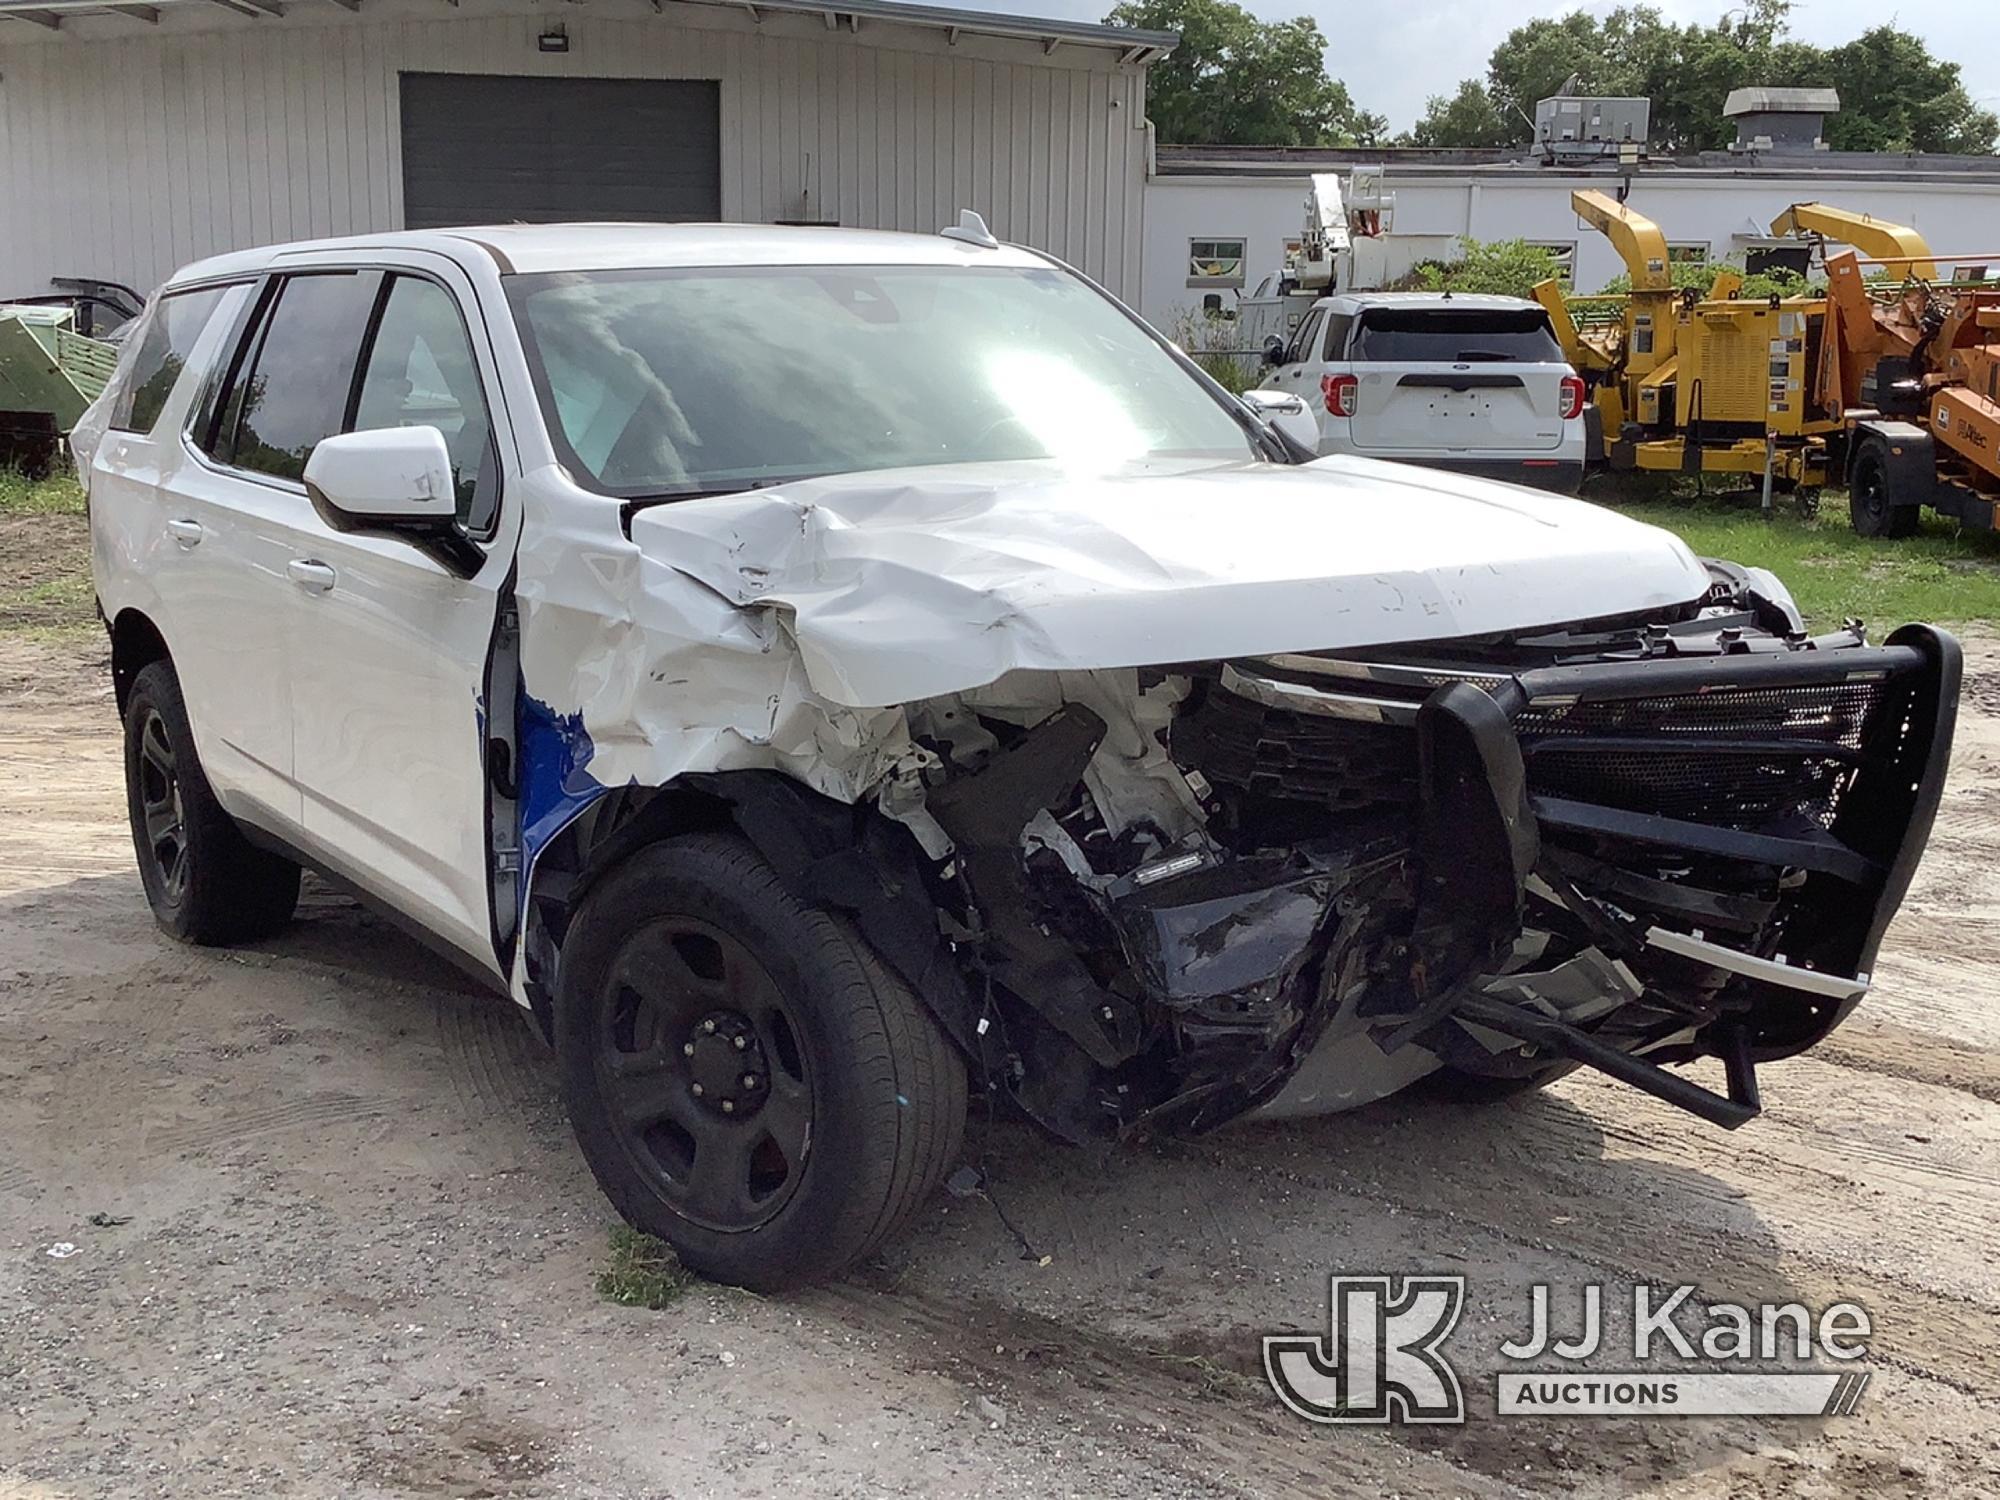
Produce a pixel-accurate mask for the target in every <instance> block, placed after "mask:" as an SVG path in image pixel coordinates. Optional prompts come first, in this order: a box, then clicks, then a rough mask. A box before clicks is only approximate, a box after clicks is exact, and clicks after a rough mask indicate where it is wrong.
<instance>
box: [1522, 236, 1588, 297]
mask: <svg viewBox="0 0 2000 1500" xmlns="http://www.w3.org/2000/svg"><path fill="white" fill-rule="evenodd" d="M1527 244H1528V248H1529V249H1531V250H1546V251H1548V252H1549V259H1551V260H1553V261H1554V262H1555V263H1556V280H1557V281H1559V282H1560V283H1562V285H1564V286H1566V287H1574V286H1575V285H1576V241H1575V240H1529V241H1528V242H1527Z"/></svg>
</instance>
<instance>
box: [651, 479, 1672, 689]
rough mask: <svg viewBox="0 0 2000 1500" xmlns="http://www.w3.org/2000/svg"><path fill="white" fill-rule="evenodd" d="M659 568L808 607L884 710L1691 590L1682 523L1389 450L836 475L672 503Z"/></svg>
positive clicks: (662, 515)
mask: <svg viewBox="0 0 2000 1500" xmlns="http://www.w3.org/2000/svg"><path fill="white" fill-rule="evenodd" d="M632 539H633V541H634V542H635V543H636V544H637V545H638V546H639V547H640V548H641V549H642V551H643V552H644V553H645V554H646V555H647V556H648V557H649V559H651V560H652V561H654V562H656V563H658V564H660V565H662V566H665V567H669V568H672V569H675V570H677V571H679V572H681V573H684V574H686V575H688V576H689V577H691V578H694V579H696V580H698V581H699V582H701V583H702V584H704V585H706V586H707V587H708V588H711V589H713V590H715V591H716V592H718V593H720V594H721V595H723V597H725V598H727V599H729V600H730V601H732V602H733V603H736V604H738V605H742V606H745V607H754V606H770V607H777V608H781V609H783V610H784V611H786V612H788V614H789V616H790V619H789V627H790V629H791V631H792V633H793V635H794V636H795V638H796V639H797V642H798V645H799V649H800V652H801V655H802V657H803V660H804V664H805V668H806V673H807V676H808V679H809V681H810V682H811V685H812V688H813V690H814V691H815V692H817V693H819V694H820V695H822V696H823V697H825V698H827V699H830V700H832V701H833V702H836V703H841V704H846V705H850V706H854V707H875V706H885V705H889V704H896V703H906V702H910V701H913V700H916V699H920V698H929V697H935V696H938V695H940V694H944V693H951V692H959V691H963V690H965V689H968V688H972V687H977V686H980V685H982V684H984V683H988V682H991V681H993V680H995V679H996V678H998V677H1000V676H1001V675H1002V674H1004V673H1006V672H1008V671H1011V670H1014V669H1017V668H1029V669H1037V670H1044V671H1064V670H1096V669H1102V668H1111V667H1133V666H1144V665H1149V664H1156V663H1165V662H1175V661H1200V660H1209V659H1214V658H1220V657H1232V656H1254V655H1261V654H1265V653H1269V652H1276V651H1312V650H1336V649H1343V648H1350V647H1358V646H1368V645H1378V644H1386V643H1390V642H1401V641H1421V640H1444V639H1449V638H1451V637H1454V636H1464V635H1480V634H1485V633H1488V632H1493V631H1502V630H1516V629H1524V628H1529V627H1533V626H1539V625H1551V624H1559V623H1563V622H1566V621H1572V620H1587V619H1592V618H1596V617H1598V616H1603V615H1612V614H1624V613H1628V612H1631V611H1636V610H1643V609H1650V608H1656V607H1661V606H1668V605H1676V604H1684V603H1687V602H1688V601H1690V600H1693V599H1695V598H1697V597H1698V596H1699V595H1700V594H1701V593H1702V592H1703V591H1704V590H1705V589H1706V588H1707V587H1708V584H1709V578H1708V574H1707V571H1706V569H1705V568H1704V567H1703V566H1702V564H1701V563H1700V562H1699V561H1697V560H1696V558H1695V556H1694V554H1693V553H1691V552H1690V551H1689V550H1688V549H1687V547H1686V546H1685V545H1684V544H1683V543H1682V542H1681V541H1680V540H1679V539H1678V538H1677V537H1674V536H1673V535H1671V534H1670V533H1667V532H1664V531H1661V530H1659V529H1658V528H1656V527H1652V526H1646V525H1643V524H1641V523H1639V522H1637V521H1633V520H1631V519H1629V518H1627V517H1624V516H1621V515H1618V514H1617V513H1615V512H1613V511H1608V510H1604V509H1601V508H1600V507H1598V506H1594V505H1587V504H1584V503H1582V502H1580V501H1575V500H1565V499H1562V498H1560V497H1555V496H1547V495H1541V494H1538V493H1535V492H1533V491H1529V490H1524V489H1519V488H1516V487H1515V486H1513V485H1506V484H1495V483H1489V482H1486V481H1482V480H1475V479H1466V478H1461V477H1458V476H1456V475H1448V474H1442V473H1436V472H1433V471H1430V470H1424V469H1417V468H1413V467H1410V466H1407V465H1402V464H1388V463H1379V462H1376V461H1374V460H1370V459H1354V458H1328V459H1321V460H1320V461H1318V462H1317V463H1312V464H1306V465H1303V466H1300V467H1296V468H1287V467H1282V466H1278V465H1268V464H1231V465H1220V466H1217V465H1210V466H1188V465H1179V466H1164V467H1163V466H1148V467H1145V468H1140V469H1131V470H1120V471H1118V472H1115V473H1112V474H1088V475H1086V474H1077V473H1075V472H1071V471H1066V470H1064V469H1062V468H1061V467H1059V466H1058V465H1055V464H1053V463H1015V464H982V465H953V466H950V467H940V468H930V469H903V470H895V471H890V472H878V473H872V474H853V475H838V476H834V477H831V478H827V479H816V480H808V481H804V482H801V483H797V484H789V485H784V486H780V487H776V488H772V489H768V490H760V491H755V492H752V493H749V494H745V495H732V496H724V497H717V498H714V499H709V500H690V501H685V502H681V503H679V504H668V505H656V506H652V507H649V508H647V509H644V510H641V511H639V512H637V513H636V514H635V515H634V516H633V518H632Z"/></svg>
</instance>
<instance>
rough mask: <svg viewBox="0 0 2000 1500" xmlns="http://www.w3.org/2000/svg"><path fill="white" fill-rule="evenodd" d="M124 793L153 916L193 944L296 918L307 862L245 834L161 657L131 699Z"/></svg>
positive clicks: (257, 933)
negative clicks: (213, 779) (215, 781)
mask: <svg viewBox="0 0 2000 1500" xmlns="http://www.w3.org/2000/svg"><path fill="white" fill-rule="evenodd" d="M125 799H126V808H127V811H128V812H129V814H130V816H131V820H132V850H133V853H134V855H135V856H136V857H137V859H138V862H139V879H140V881H141V882H142V883H143V884H144V885H145V887H146V900H147V902H148V904H150V905H151V907H152V908H153V917H154V920H156V921H157V922H158V923H159V924H160V926H161V928H162V929H163V930H164V931H166V932H167V933H168V934H169V935H171V936H173V937H176V938H179V939H180V940H181V941H182V942H186V943H235V942H244V941H248V940H250V939H253V938H259V937H265V936H268V935H269V934H271V933H273V932H275V931H277V930H278V929H279V928H281V927H283V926H284V925H285V923H287V922H288V921H290V920H291V916H292V910H293V908H294V907H295V906H296V905H297V904H298V899H299V867H298V866H297V865H295V864H293V863H292V862H291V861H290V860H288V859H285V858H283V857H281V856H279V855H276V854H271V853H267V852H266V851H265V850H262V849H259V848H257V847H256V846H255V845H253V844H251V843H250V841H249V840H247V839H246V838H244V836H243V831H242V829H240V828H238V827H237V826H236V821H235V820H234V819H233V818H231V817H230V816H229V814H228V813H226V812H224V811H223V810H222V804H221V803H219V802H217V801H216V800H215V793H214V792H213V791H212V790H211V789H210V788H209V785H208V777H207V775H206V773H204V772H203V770H202V768H201V760H200V758H199V757H198V756H197V755H196V753H195V746H194V731H193V730H192V729H191V728H190V727H189V725H188V716H187V706H186V704H185V703H184V702H183V701H182V699H181V686H180V680H179V679H178V678H177V677H176V676H175V675H174V669H173V667H172V666H171V665H170V664H169V663H167V662H164V661H158V662H154V663H153V664H152V665H150V666H148V667H147V668H146V669H145V670H144V671H142V672H140V673H139V675H138V676H137V677H136V678H135V679H133V682H132V690H131V692H130V693H128V694H127V695H126V698H125Z"/></svg>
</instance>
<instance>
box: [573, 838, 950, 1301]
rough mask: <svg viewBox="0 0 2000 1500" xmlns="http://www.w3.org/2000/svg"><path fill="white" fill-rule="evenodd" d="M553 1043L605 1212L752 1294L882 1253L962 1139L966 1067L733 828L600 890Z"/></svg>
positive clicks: (580, 933) (630, 870)
mask: <svg viewBox="0 0 2000 1500" xmlns="http://www.w3.org/2000/svg"><path fill="white" fill-rule="evenodd" d="M556 1049H557V1053H558V1056H559V1059H560V1063H561V1069H562V1084H563V1095H564V1099H565V1102H566V1103H567V1104H568V1107H569V1114H570V1122H571V1124H572V1125H573V1126H574V1128H575V1130H576V1136H577V1142H578V1144H579V1145H580V1146H581V1147H582V1148H583V1153H584V1156H585V1159H586V1160H588V1161H589V1163H590V1167H591V1170H592V1172H593V1173H594V1174H595V1175H596V1177H597V1180H598V1183H599V1185H600V1186H602V1187H603V1189H604V1192H605V1195H606V1196H607V1197H608V1198H610V1200H611V1201H612V1203H613V1205H615V1206H616V1207H617V1209H618V1211H619V1212H620V1213H621V1214H623V1215H624V1216H625V1218H626V1219H627V1220H628V1221H629V1222H631V1223H632V1224H634V1225H636V1226H637V1227H639V1228H640V1229H643V1230H646V1231H647V1232H648V1233H651V1234H655V1235H658V1236H659V1237H660V1238H661V1239H664V1240H666V1241H667V1242H668V1243H669V1244H671V1245H672V1246H673V1247H674V1248H675V1250H677V1251H678V1252H679V1253H680V1256H681V1259H682V1260H683V1261H685V1262H686V1263H687V1264H688V1266H690V1267H691V1268H692V1269H694V1270H695V1271H698V1272H700V1273H701V1274H702V1275H705V1276H708V1277H711V1278H712V1279H714V1280H718V1281H728V1282H734V1283H736V1284H738V1285H741V1286H747V1287H752V1288H755V1289H757V1290H760V1291H775V1290H781V1289H784V1288H787V1287H793V1286H799V1285H803V1284H806V1283H809V1282H813V1281H818V1280H822V1279H824V1278H826V1277H828V1276H832V1275H835V1274H837V1273H838V1272H840V1271H841V1270H843V1269H845V1268H846V1267H847V1266H849V1265H852V1264H853V1263H854V1262H855V1261H856V1260H858V1259H860V1258H861V1257H862V1256H864V1255H866V1254H868V1253H869V1252H870V1251H872V1250H873V1249H874V1248H875V1247H876V1246H877V1245H879V1244H881V1243H882V1241H883V1240H885V1239H886V1238H887V1237H888V1236H889V1235H891V1234H892V1233H894V1232H895V1230H896V1229H897V1228H898V1227H899V1226H900V1225H901V1224H902V1223H903V1222H905V1221H906V1220H907V1219H908V1218H909V1216H910V1214H911V1213H912V1212H913V1211H914V1210H915V1209H916V1208H917V1206H918V1205H919V1204H921V1203H922V1202H923V1200H924V1198H925V1197H926V1196H928V1195H929V1193H930V1192H931V1190H932V1189H933V1188H934V1187H936V1185H937V1183H938V1182H939V1180H940V1179H941V1178H942V1177H943V1176H944V1174H945V1172H946V1171H947V1170H948V1169H949V1168H950V1167H951V1165H952V1164H953V1162H954V1161H956V1159H957V1156H958V1148H959V1142H960V1139H961V1137H962V1135H963V1132H964V1126H965V1094H966V1078H965V1067H964V1064H963V1062H962V1061H961V1059H960V1058H959V1056H958V1054H957V1053H956V1052H955V1051H954V1050H953V1048H952V1046H951V1043H950V1042H949V1041H948V1040H947V1038H946V1037H945V1035H944V1033H943V1032H942V1031H941V1030H940V1029H939V1028H938V1026H937V1023H936V1022H935V1021H934V1020H933V1019H932V1018H931V1016H930V1014H929V1013H928V1012H927V1011H926V1010H925V1009H924V1007H923V1005H922V1003H921V1002H920V1001H919V1000H918V999H917V998H916V996H914V995H913V994H911V993H910V991H909V989H908V988H907V986H905V985H904V984H903V983H902V981H901V980H900V979H898V978H897V977H896V976H895V975H894V974H893V973H891V972H890V971H889V970H888V969H887V968H886V967H885V966H884V965H883V964H882V962H881V961H880V960H879V959H878V958H877V957H876V956H875V954H874V953H873V951H872V950H871V949H870V948H869V947H868V945H867V944H866V943H865V942H864V941H863V940H862V939H861V937H860V936H859V934H857V933H856V932H855V931H854V930H853V929H852V928H851V927H850V926H849V925H848V924H847V923H846V922H845V921H843V920H842V919H840V918H838V917H836V916H834V915H832V914H831V913H828V912H825V911H822V910H820V909H818V908H816V907H811V906H808V905H806V904H805V903H804V902H802V901H800V900H799V899H798V898H797V897H796V896H794V895H793V894H792V893H791V892H790V891H788V890H786V889H785V886H784V884H783V883H782V882H781V881H780V880H779V879H778V877H777V875H776V874H775V873H774V872H773V871H772V869H771V868H770V866H769V865H767V864H766V863H765V862H764V861H763V859H761V858H760V857H759V856H758V855H757V853H756V852H755V851H754V850H753V849H751V848H750V847H749V846H748V845H747V844H745V843H744V842H742V841H741V840H740V839H738V838H735V837H733V836H729V835H723V834H698V835H691V836H688V837H684V838H676V839H668V840H665V841H662V842H660V843H657V844H652V845H649V846H647V847H645V848H643V849H640V850H638V851H637V852H636V853H634V854H632V855H630V856H629V857H628V858H626V859H625V860H624V862H623V863H621V864H619V865H618V866H617V867H616V868H614V869H613V870H611V871H610V872H609V873H607V874H606V875H604V876H603V877H602V878H601V879H600V880H599V881H598V882H597V883H596V884H595V885H594V886H593V887H592V889H591V890H590V893H589V894H588V895H587V896H586V897H585V898H584V900H583V902H582V904H581V906H580V908H579V910H578V912H577V915H576V917H575V919H574V921H573V922H572V923H571V924H570V927H569V930H568V932H567V933H566V934H565V935H564V939H563V946H562V956H561V969H560V973H559V976H558V983H557V1002H556Z"/></svg>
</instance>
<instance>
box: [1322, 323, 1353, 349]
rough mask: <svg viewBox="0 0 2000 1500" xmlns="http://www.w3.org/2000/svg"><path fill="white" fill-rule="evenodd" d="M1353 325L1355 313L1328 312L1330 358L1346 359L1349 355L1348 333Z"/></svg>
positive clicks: (1327, 344) (1327, 327) (1327, 331)
mask: <svg viewBox="0 0 2000 1500" xmlns="http://www.w3.org/2000/svg"><path fill="white" fill-rule="evenodd" d="M1353 327H1354V314H1353V313H1328V314H1327V315H1326V357H1327V358H1328V359H1345V358H1346V357H1347V335H1348V333H1349V332H1350V331H1351V330H1352V329H1353Z"/></svg>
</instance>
